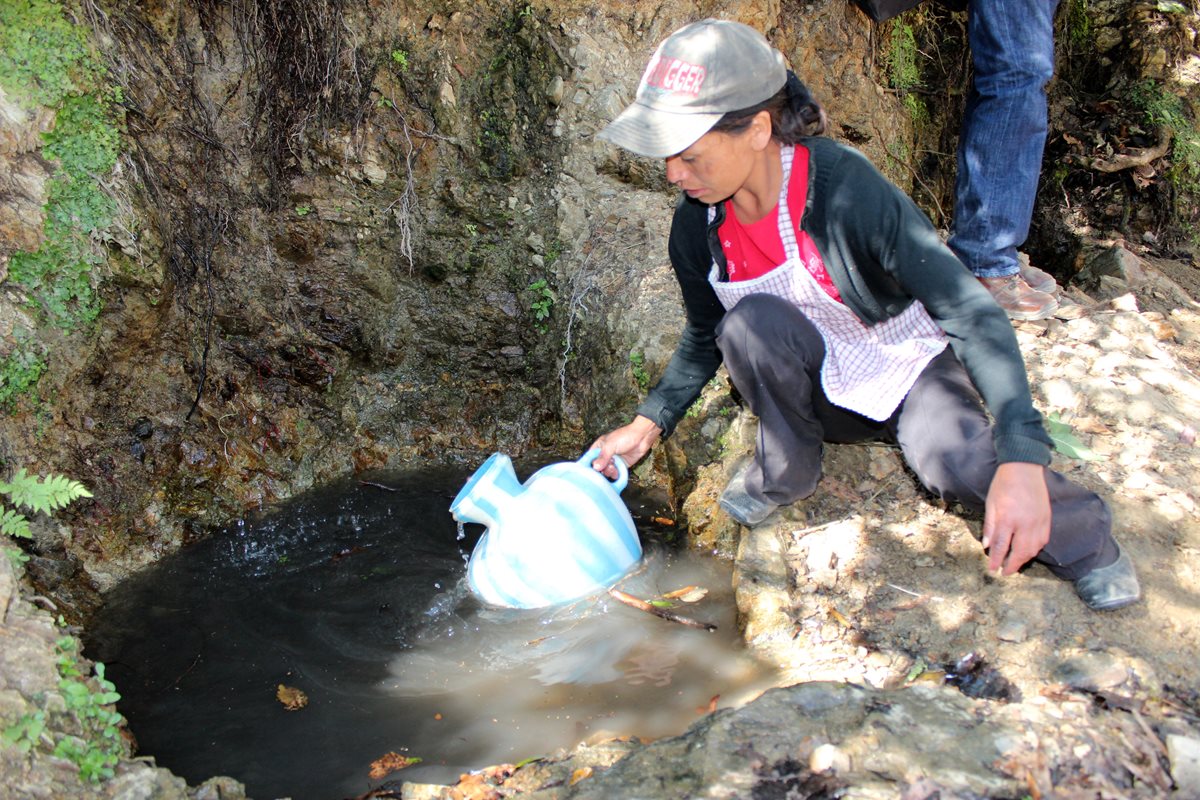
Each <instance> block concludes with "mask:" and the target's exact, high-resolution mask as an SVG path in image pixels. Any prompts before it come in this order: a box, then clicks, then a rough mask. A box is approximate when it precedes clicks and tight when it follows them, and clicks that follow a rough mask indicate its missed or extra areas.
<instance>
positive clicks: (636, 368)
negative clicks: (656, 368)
mask: <svg viewBox="0 0 1200 800" xmlns="http://www.w3.org/2000/svg"><path fill="white" fill-rule="evenodd" d="M629 369H630V370H631V371H632V372H633V382H634V383H636V384H637V387H638V389H639V390H640V391H641V392H642V393H643V394H645V393H646V392H648V391H650V373H649V372H647V371H646V355H645V354H644V353H643V352H642V351H641V350H630V351H629Z"/></svg>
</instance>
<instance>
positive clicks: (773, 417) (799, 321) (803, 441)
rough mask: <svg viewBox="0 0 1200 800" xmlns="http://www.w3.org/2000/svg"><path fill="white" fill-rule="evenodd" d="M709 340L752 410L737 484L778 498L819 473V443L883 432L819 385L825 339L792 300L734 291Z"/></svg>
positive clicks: (808, 485)
mask: <svg viewBox="0 0 1200 800" xmlns="http://www.w3.org/2000/svg"><path fill="white" fill-rule="evenodd" d="M717 346H718V347H719V348H720V350H721V356H722V358H723V360H724V363H725V368H726V369H727V370H728V371H729V376H730V378H732V379H733V384H734V386H736V387H737V389H738V392H740V393H741V395H742V397H743V398H744V399H745V400H746V403H747V404H748V405H749V406H750V410H751V411H753V412H754V414H755V415H756V416H757V417H758V443H757V447H756V448H755V453H754V462H753V463H752V464H751V465H750V467H749V470H748V471H747V472H746V474H745V491H746V492H747V493H748V494H749V495H750V497H751V498H753V499H755V500H757V501H764V500H765V501H767V502H768V503H770V504H771V505H773V506H780V505H786V504H788V503H793V502H795V501H797V500H801V499H803V498H805V497H808V496H809V495H810V494H812V493H813V491H814V490H815V489H816V488H817V483H818V482H819V481H820V480H821V453H822V442H826V441H830V442H833V441H860V440H863V439H868V438H875V437H878V436H880V435H886V433H887V431H886V429H885V428H884V426H883V424H882V423H873V422H872V421H871V420H869V419H867V418H865V417H862V416H859V415H858V414H855V413H853V412H851V411H846V410H845V409H840V408H837V407H836V406H834V405H832V404H831V403H830V402H829V400H828V399H827V398H826V397H825V393H824V392H823V391H822V390H821V377H820V373H821V362H822V361H823V360H824V359H825V344H824V341H823V340H822V339H821V334H820V333H819V332H818V331H817V329H816V328H815V327H814V326H813V324H812V323H811V322H810V321H809V320H808V318H807V317H806V316H804V314H803V313H802V312H801V311H800V310H799V309H798V308H796V306H795V305H793V304H792V303H790V302H788V301H787V300H784V299H782V298H779V297H776V296H774V295H769V294H754V295H748V296H747V297H744V298H742V300H741V301H739V302H738V304H737V305H735V306H734V307H733V308H732V309H730V311H729V312H728V313H727V314H726V315H725V316H724V318H723V319H722V320H721V324H720V326H719V327H718V328H717Z"/></svg>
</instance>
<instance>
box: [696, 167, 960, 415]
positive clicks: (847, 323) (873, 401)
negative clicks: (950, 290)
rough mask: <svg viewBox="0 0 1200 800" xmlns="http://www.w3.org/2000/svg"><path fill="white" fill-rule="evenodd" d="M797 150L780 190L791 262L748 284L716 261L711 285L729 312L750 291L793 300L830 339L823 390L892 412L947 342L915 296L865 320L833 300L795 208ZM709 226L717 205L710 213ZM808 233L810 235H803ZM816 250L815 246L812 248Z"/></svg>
mask: <svg viewBox="0 0 1200 800" xmlns="http://www.w3.org/2000/svg"><path fill="white" fill-rule="evenodd" d="M794 154H795V148H794V147H791V146H785V147H784V148H783V149H782V153H781V155H782V162H783V185H782V187H781V189H780V194H779V235H780V237H781V238H782V239H783V249H784V253H785V260H784V262H783V263H782V264H780V265H778V266H777V267H775V268H774V269H773V270H771V271H770V272H768V273H766V274H764V275H760V276H759V277H757V278H753V279H751V280H747V281H734V282H729V281H721V280H719V275H720V268H719V267H718V266H717V264H716V262H715V261H714V262H713V266H712V270H711V271H710V272H709V276H708V282H709V283H710V284H711V285H712V287H713V291H715V292H716V293H717V299H718V300H720V302H721V305H723V306H724V307H725V309H726V310H729V309H731V308H733V307H734V306H735V305H736V304H737V302H738V301H739V300H741V299H742V298H743V297H745V296H746V295H748V294H762V293H765V294H773V295H776V296H777V297H782V298H784V299H785V300H788V301H790V302H791V303H793V304H794V305H795V306H796V307H797V308H799V309H800V311H802V312H803V313H804V315H805V316H806V317H808V319H809V321H811V322H812V323H813V325H814V326H816V328H817V330H818V331H819V332H820V334H821V338H822V339H823V340H824V342H825V361H824V362H823V363H822V364H821V388H822V389H824V390H825V395H826V397H828V398H829V400H830V401H831V402H832V403H834V404H835V405H838V406H841V407H842V408H847V409H849V410H851V411H854V412H857V413H859V414H862V415H863V416H865V417H868V418H870V419H873V420H878V421H883V420H886V419H887V418H888V417H890V416H891V415H892V412H894V411H895V410H896V408H897V406H899V405H900V402H901V401H902V400H903V399H904V397H905V395H907V394H908V390H909V389H911V388H912V385H913V383H915V382H916V380H917V376H918V375H920V374H921V371H922V370H923V369H925V366H926V365H927V364H928V363H929V362H930V361H932V360H933V358H934V357H935V356H936V355H937V354H938V353H940V352H942V350H944V349H945V348H946V344H947V343H948V339H947V338H946V334H945V333H944V332H943V331H942V329H941V328H940V327H938V325H937V323H936V322H934V321H933V318H931V317H930V316H929V312H927V311H926V310H925V306H923V305H921V303H920V301H917V300H914V301H913V302H912V304H911V305H909V307H908V308H906V309H905V310H904V312H903V313H902V314H900V315H899V316H896V317H893V318H892V319H889V320H885V321H883V322H880V323H879V324H877V325H871V326H868V325H864V324H863V323H862V321H861V320H859V318H858V317H857V316H856V315H855V314H854V312H853V311H851V310H850V308H849V307H848V306H846V305H845V304H843V303H840V302H838V301H837V300H834V299H833V298H832V297H830V296H829V295H828V294H827V293H826V292H825V290H824V289H822V288H821V287H820V285H819V284H818V283H817V281H816V278H814V277H813V276H812V275H811V274H810V273H809V271H808V269H807V268H806V267H805V265H804V261H803V258H802V256H801V248H800V246H799V244H798V243H797V239H796V228H795V226H793V225H792V217H791V212H790V211H789V209H788V201H787V194H788V183H789V182H790V178H791V174H792V157H793V155H794ZM708 218H709V223H710V224H711V223H712V221H713V220H714V219H715V218H716V208H715V207H714V208H710V209H709V211H708ZM801 235H802V236H807V234H804V233H803V232H801ZM811 251H812V252H813V253H815V252H816V249H815V248H811Z"/></svg>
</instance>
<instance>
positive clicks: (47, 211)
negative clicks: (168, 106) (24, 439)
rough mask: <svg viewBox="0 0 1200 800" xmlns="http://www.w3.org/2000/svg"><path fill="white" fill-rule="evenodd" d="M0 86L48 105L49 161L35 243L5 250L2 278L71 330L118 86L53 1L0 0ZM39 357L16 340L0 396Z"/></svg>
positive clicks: (103, 203)
mask: <svg viewBox="0 0 1200 800" xmlns="http://www.w3.org/2000/svg"><path fill="white" fill-rule="evenodd" d="M0 87H3V88H4V91H5V92H6V93H7V94H8V95H9V97H10V98H11V99H12V100H13V101H15V102H19V103H21V104H23V105H27V106H43V107H46V108H49V109H52V110H54V112H55V121H54V127H53V128H52V129H51V130H50V131H49V132H47V133H45V134H43V142H44V143H43V146H42V148H41V153H40V154H41V156H42V157H44V158H45V159H46V160H47V161H50V162H52V163H54V165H55V171H54V174H53V175H52V176H51V178H50V180H49V181H48V182H47V185H46V198H47V199H46V204H45V206H44V208H43V211H44V215H45V217H44V222H43V232H44V234H45V236H44V238H43V241H42V244H41V245H40V246H39V247H38V248H37V249H36V250H34V251H30V252H26V251H18V252H16V253H13V255H12V257H11V259H10V261H9V264H8V277H7V281H8V283H9V284H11V285H12V286H19V287H21V289H22V290H23V291H24V293H25V296H26V297H27V298H28V300H29V303H30V305H31V307H32V308H34V309H36V310H37V311H38V312H39V313H38V321H39V324H43V325H46V324H48V325H52V326H54V327H57V328H60V329H62V330H65V331H68V332H70V331H74V330H77V329H79V328H82V327H85V326H87V325H89V324H91V323H92V322H93V321H94V320H95V319H96V317H97V316H98V315H99V313H100V297H99V295H98V294H97V292H96V290H95V286H94V283H95V280H96V273H97V271H98V267H99V265H100V263H101V257H100V255H99V254H98V252H97V249H96V246H95V243H96V241H97V240H102V239H104V238H105V237H106V236H107V231H108V230H109V229H110V228H111V227H112V225H113V220H114V217H115V214H116V204H115V203H114V201H113V200H112V198H111V197H110V196H109V195H108V193H107V192H106V191H105V189H104V186H103V185H102V181H103V180H104V178H105V177H106V176H107V175H109V174H110V173H111V172H112V170H113V168H114V167H115V165H116V162H117V155H118V152H119V148H120V126H121V106H120V104H121V101H122V95H121V91H120V89H119V88H117V87H113V86H109V85H107V84H106V76H105V71H104V68H103V61H102V59H101V57H100V56H99V54H98V52H97V51H96V50H95V48H94V47H93V46H92V45H91V42H90V30H89V29H88V28H87V27H86V26H82V25H77V24H75V23H74V22H72V21H71V20H70V19H69V18H68V16H67V9H66V4H63V3H60V2H57V0H22V1H21V2H0ZM45 369H46V367H45V362H43V361H41V360H40V357H35V356H34V355H33V354H32V353H31V351H30V350H29V349H25V350H24V351H22V350H21V349H20V348H18V351H17V353H16V354H10V355H9V356H8V357H7V358H6V359H5V361H4V363H3V364H2V365H0V373H2V374H3V380H2V381H0V403H2V404H11V402H12V400H13V399H14V398H15V397H16V396H18V395H20V394H23V393H28V392H30V391H32V389H33V387H34V385H35V384H36V383H37V380H38V378H39V377H40V376H41V375H42V373H43V372H45Z"/></svg>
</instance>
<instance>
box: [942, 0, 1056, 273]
mask: <svg viewBox="0 0 1200 800" xmlns="http://www.w3.org/2000/svg"><path fill="white" fill-rule="evenodd" d="M1057 5H1058V0H970V4H969V6H968V8H967V32H968V37H969V39H970V44H971V59H972V62H973V64H974V68H975V77H974V82H973V85H972V87H971V95H970V97H969V99H968V100H967V106H966V110H965V112H964V113H963V122H962V129H961V130H960V132H959V139H958V176H957V182H956V185H955V201H954V229H953V233H952V235H951V237H950V241H949V245H950V248H951V249H952V250H954V252H955V253H956V254H957V255H958V257H959V258H960V259H961V260H962V262H963V263H964V264H966V265H967V267H968V268H969V269H970V270H971V271H972V272H973V273H975V275H976V276H978V277H981V278H995V277H1000V276H1004V275H1013V274H1015V273H1016V272H1017V247H1019V246H1020V245H1022V244H1024V242H1025V237H1026V236H1028V235H1029V221H1030V218H1031V217H1032V216H1033V202H1034V199H1035V197H1036V196H1037V185H1038V177H1039V176H1040V173H1041V169H1042V149H1043V148H1044V147H1045V144H1046V129H1047V122H1046V115H1047V109H1046V84H1047V83H1048V82H1049V80H1050V78H1051V77H1052V76H1053V75H1054V10H1055V8H1056V6H1057Z"/></svg>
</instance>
